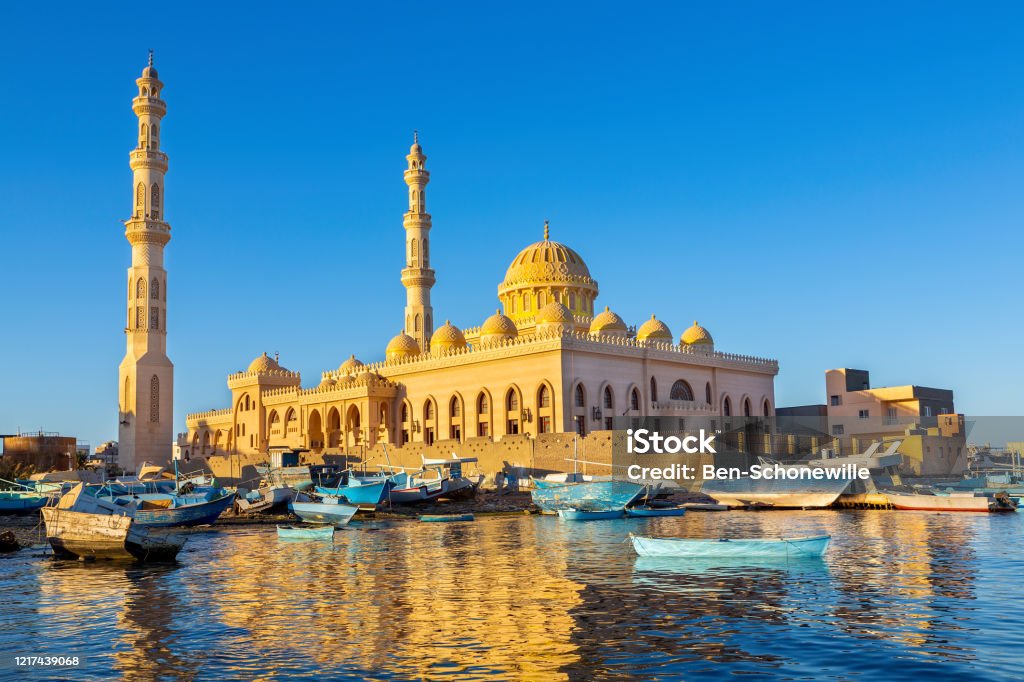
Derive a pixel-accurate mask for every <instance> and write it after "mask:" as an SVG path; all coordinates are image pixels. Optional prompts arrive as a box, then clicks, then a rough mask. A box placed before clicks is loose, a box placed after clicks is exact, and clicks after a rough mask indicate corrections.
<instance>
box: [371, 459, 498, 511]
mask: <svg viewBox="0 0 1024 682" xmlns="http://www.w3.org/2000/svg"><path fill="white" fill-rule="evenodd" d="M475 461H477V460H476V457H462V458H460V457H452V458H451V459H426V458H424V459H423V468H422V469H421V470H420V471H419V472H418V473H416V474H412V475H410V476H408V478H407V479H406V480H405V482H404V484H401V483H400V484H399V485H397V486H396V487H395V488H394V489H392V490H391V491H390V492H389V493H388V499H389V500H390V501H391V504H415V503H417V502H426V501H428V500H436V499H439V498H442V497H444V498H448V499H466V498H471V497H473V496H474V495H476V491H477V488H479V487H480V484H481V483H482V482H483V475H477V476H473V477H469V476H464V475H463V474H462V465H463V464H466V463H469V462H475Z"/></svg>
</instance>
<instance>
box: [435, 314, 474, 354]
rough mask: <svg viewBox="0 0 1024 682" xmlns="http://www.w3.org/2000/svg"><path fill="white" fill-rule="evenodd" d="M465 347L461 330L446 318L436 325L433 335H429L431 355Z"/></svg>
mask: <svg viewBox="0 0 1024 682" xmlns="http://www.w3.org/2000/svg"><path fill="white" fill-rule="evenodd" d="M465 347H466V337H465V336H463V335H462V330H461V329H459V328H458V327H456V326H455V325H454V324H452V323H451V322H449V321H448V320H445V321H444V324H443V325H441V326H440V327H438V328H437V329H436V330H435V331H434V335H433V336H431V337H430V353H431V355H440V354H443V353H447V352H449V351H452V350H457V349H459V348H465Z"/></svg>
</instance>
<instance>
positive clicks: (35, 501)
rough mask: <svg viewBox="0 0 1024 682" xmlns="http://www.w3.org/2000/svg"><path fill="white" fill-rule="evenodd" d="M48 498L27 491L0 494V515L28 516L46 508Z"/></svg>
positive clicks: (11, 491) (9, 491)
mask: <svg viewBox="0 0 1024 682" xmlns="http://www.w3.org/2000/svg"><path fill="white" fill-rule="evenodd" d="M49 499H50V498H49V496H47V495H40V494H38V493H35V492H32V491H28V490H4V491H2V492H0V514H28V513H30V512H34V511H36V510H37V509H41V508H42V507H44V506H46V502H47V501H48V500H49Z"/></svg>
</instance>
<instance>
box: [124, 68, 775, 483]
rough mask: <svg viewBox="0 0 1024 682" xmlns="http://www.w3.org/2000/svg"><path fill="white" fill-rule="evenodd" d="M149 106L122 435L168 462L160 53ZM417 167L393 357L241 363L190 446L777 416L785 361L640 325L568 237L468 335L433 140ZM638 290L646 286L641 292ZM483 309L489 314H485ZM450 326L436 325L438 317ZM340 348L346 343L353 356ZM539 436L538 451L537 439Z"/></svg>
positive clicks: (504, 443)
mask: <svg viewBox="0 0 1024 682" xmlns="http://www.w3.org/2000/svg"><path fill="white" fill-rule="evenodd" d="M136 85H137V87H138V96H137V97H136V98H135V99H134V100H133V108H134V110H135V112H136V114H137V116H138V117H139V129H138V134H139V137H138V146H137V148H136V149H134V150H133V151H132V152H131V155H130V162H131V167H132V169H133V171H134V174H135V179H134V182H133V207H134V208H133V212H132V216H131V218H130V219H128V220H126V221H125V226H126V232H125V235H126V237H127V238H128V241H129V242H130V243H131V244H132V265H131V267H130V268H129V270H128V280H127V285H128V286H127V290H128V291H127V293H128V296H127V325H126V328H125V333H126V335H127V340H128V350H127V353H126V355H125V358H124V360H123V361H122V363H121V367H120V372H119V375H120V386H121V387H122V390H121V392H120V393H121V396H120V401H119V403H120V422H121V428H120V439H121V443H122V444H123V448H122V449H123V450H127V452H126V454H127V457H126V459H128V460H133V461H135V462H136V463H138V462H140V461H142V460H143V459H150V460H153V461H158V460H160V459H162V458H161V457H160V452H159V451H160V450H162V447H163V446H162V443H168V442H171V438H170V430H171V415H170V410H169V409H168V408H166V407H163V406H169V405H170V404H171V400H172V386H173V364H172V363H171V362H170V360H169V359H168V357H167V354H166V337H167V329H168V304H167V275H168V273H167V272H166V270H165V269H164V267H163V249H164V247H165V246H166V245H167V243H168V242H169V240H170V226H169V224H168V223H167V222H165V220H164V206H165V197H164V193H163V177H164V173H165V172H166V170H167V167H168V157H167V154H166V153H164V152H162V151H160V134H161V131H160V126H161V121H162V118H163V116H164V115H165V113H166V111H167V106H166V104H165V103H164V101H163V100H162V99H160V94H161V92H162V89H163V83H162V82H161V81H160V80H158V77H157V72H156V69H155V68H154V67H153V65H152V57H151V61H150V64H149V65H148V66H147V67H146V69H145V70H144V71H143V73H142V76H141V78H139V79H138V80H137V81H136ZM405 158H406V162H407V163H406V168H405V172H404V177H405V183H406V184H407V185H408V210H407V211H406V212H405V215H404V220H403V227H404V230H405V259H404V260H405V267H404V268H402V270H401V273H400V277H401V281H402V284H403V285H404V287H405V290H406V300H405V308H404V310H403V311H402V315H401V318H399V316H398V310H397V309H396V311H395V317H396V322H397V321H399V320H400V322H401V325H402V330H401V332H400V333H399V334H398V335H396V336H395V337H394V338H392V339H391V340H390V341H388V342H387V343H386V345H385V344H383V343H382V346H383V348H382V351H383V353H382V355H383V360H380V359H377V360H376V361H374V362H363V361H362V360H360V359H358V358H356V357H355V356H351V355H350V356H349V357H348V358H347V359H345V358H344V356H341V357H339V360H341V362H340V363H339V365H338V366H337V367H336V368H331V369H327V370H325V371H323V372H322V374H321V377H320V380H319V382H318V383H317V384H316V385H312V386H309V385H307V386H303V384H302V377H301V376H300V375H299V373H298V372H292V371H290V370H288V369H287V368H286V367H284V366H283V365H282V364H281V363H280V361H279V358H277V357H269V356H268V355H266V354H265V353H264V354H262V355H260V356H259V357H257V358H256V359H254V360H253V361H252V362H251V363H250V364H249V366H248V369H247V370H246V371H244V372H239V373H235V374H230V375H229V376H228V378H227V385H228V388H229V390H230V391H231V404H230V406H228V407H225V408H222V409H216V410H209V411H204V412H196V413H193V414H189V415H187V417H186V425H187V428H188V431H187V433H184V434H180V435H179V436H178V438H177V447H178V448H180V449H181V450H182V454H183V455H185V456H189V457H204V456H205V457H207V458H211V457H217V456H224V455H231V456H234V455H247V456H251V457H259V456H262V455H263V454H265V453H266V452H267V451H268V449H269V448H272V447H278V446H286V447H295V448H304V449H307V450H309V451H311V452H312V453H314V454H315V455H330V454H350V453H360V452H363V453H365V452H366V451H367V450H368V449H373V448H377V447H379V446H381V445H385V444H386V445H387V446H388V448H389V449H390V450H391V451H400V450H402V449H405V450H406V451H407V452H409V451H411V450H412V449H415V450H417V451H420V452H423V451H430V450H432V449H434V448H435V447H437V446H440V447H443V448H445V449H447V450H452V451H456V450H459V451H462V450H463V449H464V448H465V449H470V446H473V447H476V448H477V449H479V448H480V447H481V444H491V445H493V446H494V447H495V448H498V449H503V448H504V450H502V451H505V450H507V447H510V446H511V444H513V443H523V442H524V440H526V441H533V440H544V439H547V440H548V441H552V439H555V438H558V437H560V436H561V437H563V438H564V437H569V438H571V437H572V436H573V435H579V436H584V437H586V436H588V434H592V433H600V432H609V431H610V430H612V429H613V428H621V426H622V425H623V424H630V423H637V422H638V421H639V420H640V419H641V418H643V417H653V418H656V419H659V420H660V422H661V423H662V424H664V428H666V429H669V428H673V427H679V426H680V425H681V423H682V422H683V421H684V420H686V419H687V418H693V417H712V418H713V417H716V416H722V417H728V416H733V415H735V416H762V415H772V414H774V407H775V397H774V379H775V376H776V375H777V374H778V363H777V362H776V361H775V360H770V359H765V358H758V357H750V356H744V355H735V354H731V353H725V352H721V351H719V350H716V348H715V342H714V340H713V338H712V335H711V333H710V332H709V331H708V330H707V329H705V328H704V327H702V326H700V325H699V324H697V323H696V322H694V323H693V325H692V326H690V327H689V328H687V329H686V330H685V331H684V332H683V333H682V334H681V335H680V336H679V338H678V339H676V338H675V337H674V336H673V334H672V332H671V330H670V328H669V326H668V325H667V324H666V322H665V321H663V320H661V319H659V318H658V317H657V316H655V315H651V317H650V319H648V320H645V321H643V322H642V323H641V324H639V326H631V325H628V324H627V323H626V322H625V321H624V320H623V319H622V318H621V317H620V316H619V315H617V314H616V313H615V312H613V311H612V310H610V309H609V308H608V307H607V306H604V307H603V308H601V307H599V306H598V297H599V293H600V289H599V287H598V281H597V280H596V279H595V278H594V277H593V275H592V274H591V272H590V269H589V268H588V267H587V264H586V262H585V261H584V260H583V257H582V256H581V255H580V254H579V253H578V252H577V251H575V250H574V249H572V248H570V247H569V246H568V245H566V244H562V243H560V242H557V241H555V240H553V239H551V237H550V231H549V227H548V225H547V223H545V224H544V234H543V239H541V240H540V241H537V242H535V243H533V244H530V245H528V246H526V247H525V248H524V249H522V250H521V251H520V252H519V253H518V254H516V255H515V256H514V257H513V258H512V259H511V262H510V264H509V266H508V269H507V271H506V272H505V277H504V279H503V280H502V281H501V283H500V284H499V285H498V288H497V297H498V303H499V305H500V307H499V308H498V309H497V310H496V311H495V312H494V314H493V315H490V316H486V314H479V317H477V318H476V319H482V320H483V321H482V324H480V326H476V327H467V328H459V327H457V326H456V325H455V324H453V323H452V321H451V320H458V321H462V320H465V319H466V318H467V317H469V316H471V315H473V314H472V313H469V312H467V311H445V313H446V314H445V315H442V316H441V317H439V318H435V315H434V309H433V307H432V305H431V302H430V293H431V288H432V287H433V285H434V282H435V276H434V270H433V269H431V267H430V231H431V228H432V222H431V215H430V213H428V212H427V185H428V183H429V182H430V173H429V171H428V170H427V167H426V161H427V157H426V155H425V154H424V153H423V148H422V147H421V146H420V144H419V140H418V139H414V143H413V145H412V147H411V148H410V150H409V154H408V155H407V156H406V157H405ZM634 295H635V294H634ZM474 317H475V316H474ZM437 319H444V320H445V321H444V323H443V324H440V325H439V326H436V327H435V320H437ZM339 355H340V354H339ZM531 447H532V445H531Z"/></svg>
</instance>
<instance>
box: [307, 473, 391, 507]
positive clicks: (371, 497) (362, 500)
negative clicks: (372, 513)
mask: <svg viewBox="0 0 1024 682" xmlns="http://www.w3.org/2000/svg"><path fill="white" fill-rule="evenodd" d="M406 478H407V475H406V474H404V473H403V474H398V475H396V476H388V475H384V474H382V475H379V476H356V475H355V474H352V473H350V472H348V471H346V472H345V473H344V474H342V476H341V480H340V481H339V482H338V485H337V486H335V487H326V486H320V485H318V486H316V492H317V493H319V494H320V495H329V496H332V497H344V498H345V499H346V500H348V501H349V502H350V503H351V504H373V505H377V504H380V503H381V502H382V501H383V500H385V499H387V496H388V493H389V492H390V491H391V490H392V489H394V488H395V487H396V485H399V484H402V485H404V483H405V479H406Z"/></svg>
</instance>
